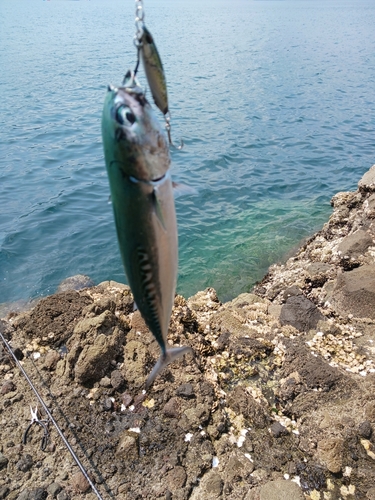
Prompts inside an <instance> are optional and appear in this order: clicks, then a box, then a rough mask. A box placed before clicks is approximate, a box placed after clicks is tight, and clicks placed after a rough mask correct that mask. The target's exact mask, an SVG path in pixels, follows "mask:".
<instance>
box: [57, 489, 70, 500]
mask: <svg viewBox="0 0 375 500" xmlns="http://www.w3.org/2000/svg"><path fill="white" fill-rule="evenodd" d="M56 498H57V500H69V499H70V496H69V495H68V494H67V492H66V491H65V490H63V491H60V493H59V494H58V495H57V497H56Z"/></svg>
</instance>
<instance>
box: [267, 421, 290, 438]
mask: <svg viewBox="0 0 375 500" xmlns="http://www.w3.org/2000/svg"><path fill="white" fill-rule="evenodd" d="M270 431H271V434H272V435H273V437H275V438H279V437H281V436H285V435H286V434H288V431H287V429H286V428H285V427H284V426H283V425H281V424H280V422H274V423H273V424H272V425H271V427H270Z"/></svg>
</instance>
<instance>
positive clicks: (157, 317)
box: [102, 72, 193, 388]
mask: <svg viewBox="0 0 375 500" xmlns="http://www.w3.org/2000/svg"><path fill="white" fill-rule="evenodd" d="M102 136H103V145H104V155H105V161H106V166H107V172H108V178H109V184H110V190H111V199H112V206H113V211H114V217H115V224H116V229H117V237H118V242H119V246H120V252H121V257H122V262H123V265H124V268H125V273H126V275H127V278H128V282H129V285H130V288H131V290H132V292H133V295H134V299H135V302H136V304H137V306H138V309H139V310H140V313H141V314H142V316H143V318H144V320H145V322H146V324H147V326H148V327H149V329H150V330H151V332H152V334H153V335H154V337H155V338H156V340H157V342H158V343H159V346H160V349H161V356H160V359H159V361H158V362H157V363H156V365H155V367H154V368H153V370H152V372H151V374H150V376H149V377H148V379H147V382H146V387H147V388H148V387H149V386H150V385H151V384H152V382H153V381H154V379H155V377H156V376H157V374H158V373H159V372H160V371H161V370H162V369H163V368H164V367H165V366H166V365H167V364H168V363H170V362H171V361H174V360H175V359H177V358H179V357H180V356H183V355H184V354H187V353H193V350H192V349H191V347H177V348H169V347H168V344H167V333H168V326H169V322H170V317H171V312H172V307H173V302H174V295H175V290H176V281H177V258H178V243H177V224H176V213H175V206H174V197H173V188H172V180H171V176H170V171H169V168H170V156H169V148H168V144H167V141H166V139H165V136H164V134H163V131H162V128H161V126H160V124H159V122H158V120H157V118H156V116H155V114H154V111H153V110H152V107H151V106H150V104H149V103H148V102H147V100H146V98H145V96H144V93H143V91H142V89H141V88H140V86H139V84H138V82H137V80H136V79H135V77H134V75H132V74H131V73H130V72H128V74H127V75H126V77H125V80H124V86H123V87H120V88H114V87H108V92H107V95H106V98H105V102H104V109H103V117H102Z"/></svg>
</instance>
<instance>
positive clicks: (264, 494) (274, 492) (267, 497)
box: [260, 479, 305, 500]
mask: <svg viewBox="0 0 375 500" xmlns="http://www.w3.org/2000/svg"><path fill="white" fill-rule="evenodd" d="M304 498H305V497H304V495H303V493H302V491H301V489H300V488H299V487H298V486H297V484H296V483H293V482H292V481H284V480H282V479H278V480H276V481H269V482H268V483H266V484H264V485H263V486H262V487H261V488H260V500H304Z"/></svg>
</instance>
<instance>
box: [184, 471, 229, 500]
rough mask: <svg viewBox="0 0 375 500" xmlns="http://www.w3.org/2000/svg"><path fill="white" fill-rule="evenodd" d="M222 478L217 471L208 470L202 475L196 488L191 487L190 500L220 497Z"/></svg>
mask: <svg viewBox="0 0 375 500" xmlns="http://www.w3.org/2000/svg"><path fill="white" fill-rule="evenodd" d="M223 484H224V483H223V480H222V478H221V476H220V474H219V473H218V472H217V471H214V470H210V471H208V472H206V474H205V475H204V476H203V477H202V479H201V481H200V484H199V486H198V487H197V488H194V489H193V492H192V494H191V497H190V499H191V500H214V499H215V498H220V497H221V493H222V491H223Z"/></svg>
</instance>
